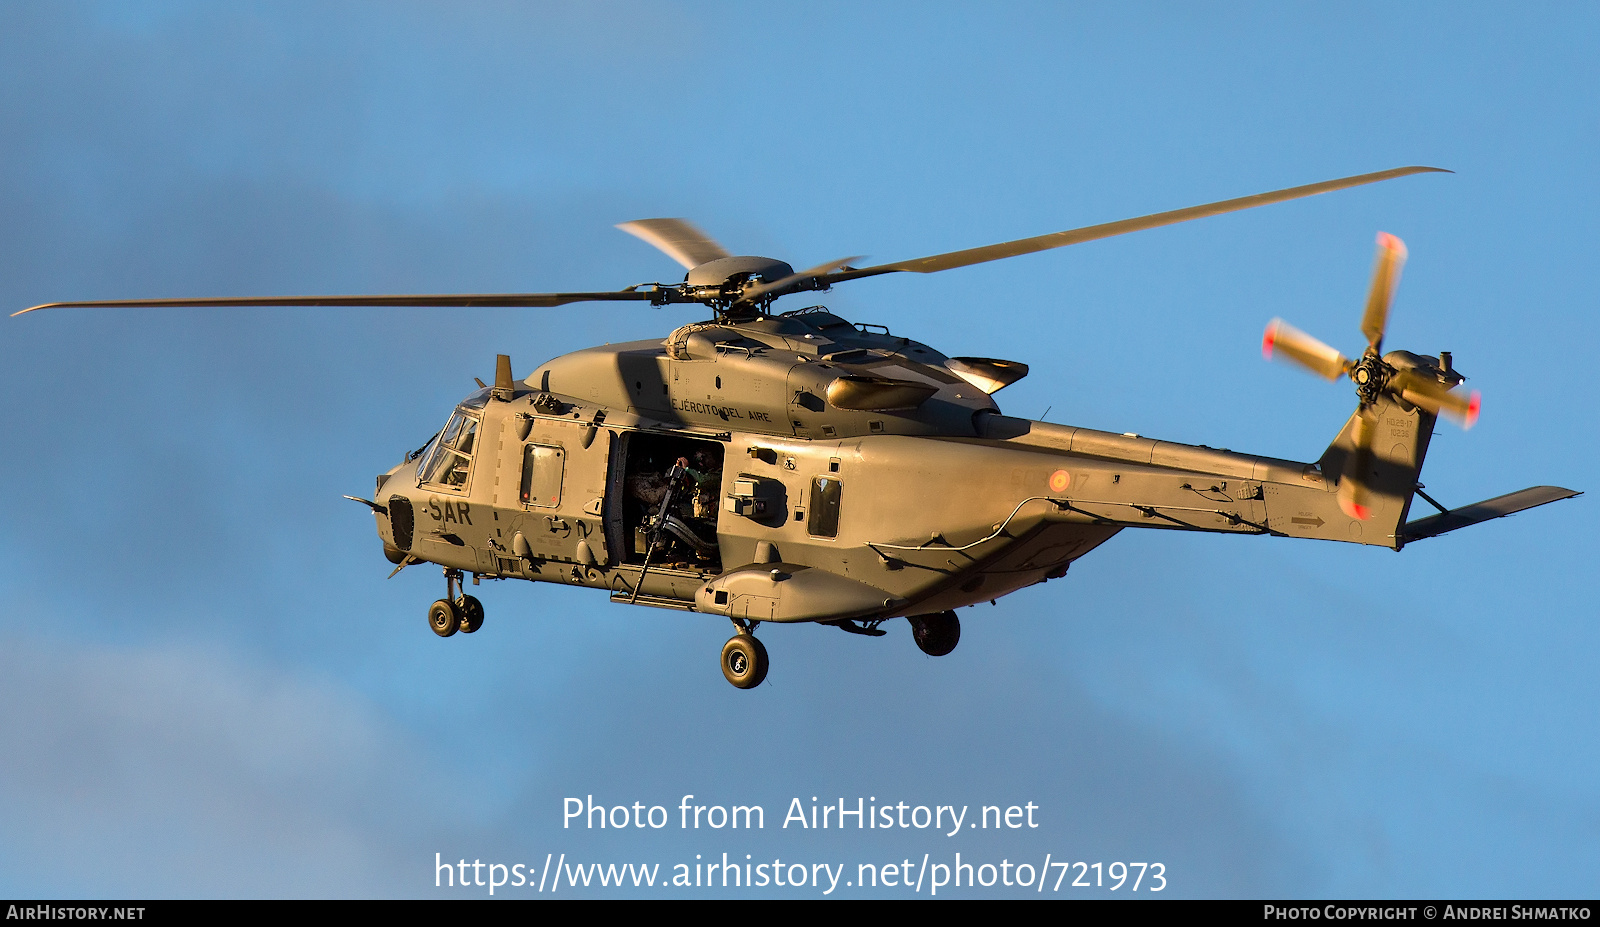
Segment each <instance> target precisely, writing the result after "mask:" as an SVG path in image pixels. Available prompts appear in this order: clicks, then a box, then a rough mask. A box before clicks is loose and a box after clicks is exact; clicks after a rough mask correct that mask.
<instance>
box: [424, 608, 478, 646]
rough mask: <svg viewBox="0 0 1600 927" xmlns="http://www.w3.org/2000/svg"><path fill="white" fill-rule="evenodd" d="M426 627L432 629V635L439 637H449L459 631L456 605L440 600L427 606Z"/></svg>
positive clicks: (459, 618)
mask: <svg viewBox="0 0 1600 927" xmlns="http://www.w3.org/2000/svg"><path fill="white" fill-rule="evenodd" d="M479 620H482V619H479ZM428 627H430V628H433V633H435V634H437V635H439V636H440V637H449V636H450V635H452V634H454V633H456V632H457V631H459V630H461V611H460V609H457V608H456V603H454V602H452V601H450V600H449V599H440V600H439V601H437V602H435V603H433V604H432V605H430V606H428ZM474 630H476V629H474Z"/></svg>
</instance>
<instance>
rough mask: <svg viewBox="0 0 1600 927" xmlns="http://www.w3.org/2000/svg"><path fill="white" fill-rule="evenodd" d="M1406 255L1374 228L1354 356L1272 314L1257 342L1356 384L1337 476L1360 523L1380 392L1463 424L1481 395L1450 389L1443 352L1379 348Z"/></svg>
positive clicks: (1270, 352)
mask: <svg viewBox="0 0 1600 927" xmlns="http://www.w3.org/2000/svg"><path fill="white" fill-rule="evenodd" d="M1405 261H1406V246H1405V243H1404V242H1402V241H1401V240H1400V239H1399V238H1397V237H1395V236H1393V235H1390V234H1389V233H1388V232H1379V233H1378V254H1377V259H1376V260H1375V262H1374V266H1373V271H1372V286H1371V288H1370V289H1369V290H1368V293H1367V305H1366V309H1365V311H1364V312H1363V313H1362V316H1361V334H1362V335H1364V336H1365V337H1366V339H1367V348H1366V350H1365V351H1363V352H1362V354H1361V356H1360V357H1359V358H1357V359H1355V360H1351V359H1350V358H1348V357H1345V356H1344V355H1343V354H1341V353H1339V351H1338V350H1336V349H1334V348H1332V347H1330V346H1328V345H1326V344H1324V343H1322V342H1321V341H1319V340H1317V339H1316V338H1314V337H1312V336H1311V335H1308V334H1306V333H1305V332H1302V331H1300V330H1299V329H1296V328H1294V327H1293V326H1291V325H1289V324H1288V323H1287V322H1284V321H1283V320H1282V319H1273V320H1272V322H1271V323H1269V324H1268V325H1267V330H1266V334H1265V335H1264V336H1263V337H1262V340H1261V352H1262V354H1263V355H1265V356H1266V357H1267V359H1269V360H1278V359H1282V360H1286V361H1288V362H1290V363H1293V364H1296V365H1298V366H1300V367H1302V368H1304V369H1306V370H1309V371H1311V372H1312V373H1314V374H1316V375H1317V376H1320V377H1322V378H1323V379H1326V380H1330V381H1332V380H1337V379H1339V378H1340V377H1342V376H1347V377H1349V378H1350V381H1351V382H1352V383H1354V384H1355V386H1356V396H1357V398H1358V400H1359V405H1358V406H1357V408H1356V419H1355V423H1354V428H1353V430H1352V435H1351V437H1352V441H1353V448H1352V452H1351V453H1349V454H1348V455H1346V456H1345V459H1344V466H1343V468H1342V470H1341V472H1340V474H1339V487H1338V497H1339V507H1340V508H1341V509H1342V510H1343V511H1344V513H1345V514H1346V515H1349V516H1350V517H1351V518H1356V519H1360V520H1362V521H1365V520H1367V519H1368V518H1370V517H1371V515H1372V511H1371V505H1370V501H1369V500H1370V496H1371V487H1370V486H1369V485H1368V483H1369V478H1370V476H1371V471H1372V464H1373V455H1372V447H1373V442H1374V441H1375V440H1376V438H1377V433H1378V409H1377V404H1378V401H1379V398H1380V397H1389V398H1390V399H1396V400H1400V401H1402V402H1404V403H1408V404H1410V405H1412V406H1416V407H1418V408H1420V409H1422V410H1424V411H1426V412H1428V413H1430V414H1433V415H1446V416H1449V417H1450V418H1453V419H1455V420H1456V421H1458V422H1459V423H1460V424H1461V425H1462V427H1464V428H1471V427H1472V425H1473V423H1474V422H1476V421H1477V419H1478V410H1479V406H1480V400H1479V397H1478V393H1477V391H1472V392H1471V393H1466V394H1464V393H1461V392H1457V391H1455V390H1454V387H1455V386H1457V385H1458V384H1460V383H1461V381H1462V379H1464V378H1463V377H1462V376H1461V374H1459V373H1457V372H1456V371H1455V369H1454V368H1453V367H1452V366H1451V362H1450V355H1449V354H1448V353H1442V354H1440V355H1439V357H1438V358H1433V357H1425V356H1420V355H1416V354H1412V353H1411V352H1409V351H1392V352H1390V353H1388V354H1384V353H1382V351H1383V335H1384V331H1385V329H1386V328H1387V327H1388V322H1389V307H1390V305H1391V304H1392V303H1393V302H1394V292H1395V289H1396V287H1398V286H1399V283H1400V269H1401V268H1402V267H1403V266H1404V265H1405Z"/></svg>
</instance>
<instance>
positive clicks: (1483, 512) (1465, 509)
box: [1404, 486, 1583, 541]
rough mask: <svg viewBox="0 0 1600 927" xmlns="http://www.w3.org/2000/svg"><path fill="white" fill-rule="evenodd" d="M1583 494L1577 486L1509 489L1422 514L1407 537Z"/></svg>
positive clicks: (1414, 538) (1432, 533) (1419, 536)
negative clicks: (1501, 492)
mask: <svg viewBox="0 0 1600 927" xmlns="http://www.w3.org/2000/svg"><path fill="white" fill-rule="evenodd" d="M1581 495H1583V493H1580V492H1578V491H1577V490H1575V489H1562V488H1561V487H1560V486H1532V487H1529V488H1527V489H1520V490H1518V491H1516V492H1512V493H1506V494H1505V495H1503V496H1495V497H1494V498H1493V499H1485V500H1484V501H1482V502H1474V503H1473V504H1472V505H1464V506H1462V507H1461V508H1459V509H1451V510H1450V511H1448V512H1441V513H1439V514H1438V515H1430V516H1429V517H1427V518H1419V519H1417V520H1416V521H1413V522H1408V523H1407V524H1406V526H1405V529H1404V530H1405V539H1406V540H1407V541H1420V540H1422V539H1423V538H1431V537H1434V536H1435V535H1440V534H1444V533H1445V532H1446V531H1454V530H1456V529H1457V528H1465V527H1467V526H1468V525H1476V524H1477V523H1479V522H1483V521H1489V520H1490V519H1492V518H1501V517H1504V516H1506V515H1515V514H1516V513H1518V512H1520V511H1523V510H1524V509H1531V508H1533V507H1534V506H1536V505H1544V504H1545V503H1546V502H1555V501H1558V500H1560V499H1571V498H1572V497H1573V496H1581Z"/></svg>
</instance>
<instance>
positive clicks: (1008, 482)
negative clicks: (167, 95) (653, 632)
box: [14, 166, 1580, 689]
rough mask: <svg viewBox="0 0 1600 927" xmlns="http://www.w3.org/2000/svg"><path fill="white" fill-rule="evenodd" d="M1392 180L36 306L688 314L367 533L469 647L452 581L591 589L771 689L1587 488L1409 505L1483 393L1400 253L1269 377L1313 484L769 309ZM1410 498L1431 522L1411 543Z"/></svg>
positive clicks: (566, 371) (452, 433) (487, 439)
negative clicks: (1335, 394)
mask: <svg viewBox="0 0 1600 927" xmlns="http://www.w3.org/2000/svg"><path fill="white" fill-rule="evenodd" d="M1429 172H1443V171H1442V169H1440V168H1433V167H1421V166H1414V167H1402V168H1395V169H1392V170H1387V171H1380V172H1376V173H1370V174H1361V175H1357V176H1353V177H1345V178H1340V179H1337V180H1330V181H1325V182H1322V183H1315V184H1308V185H1304V186H1298V187H1291V188H1288V189H1283V190H1278V191H1274V192H1271V193H1262V194H1257V195H1254V196H1246V197H1239V198H1236V199H1230V200H1223V201H1220V202H1216V203H1209V204H1205V205H1201V206H1194V207H1189V208H1186V209H1177V210H1172V211H1169V212H1162V213H1156V214H1153V215H1148V216H1143V217H1139V218H1133V219H1125V220H1121V221H1118V222H1109V223H1104V224H1100V225H1093V226H1087V227H1083V228H1078V229H1071V230H1068V231H1063V232H1056V233H1053V234H1048V235H1040V236H1036V237H1032V238H1024V239H1019V240H1016V241H1010V242H1003V243H1000V244H993V245H987V246H983V247H978V248H970V249H966V250H962V251H954V252H948V253H944V254H937V255H932V256H929V257H922V258H916V259H912V260H907V261H900V262H897V263H891V264H878V265H871V266H865V267H856V266H854V262H856V261H859V260H861V259H860V258H858V257H849V258H842V259H838V260H833V261H829V262H827V263H824V264H820V265H817V266H815V267H811V268H808V269H805V270H800V271H796V270H795V269H794V267H793V266H792V265H790V264H788V263H786V262H784V261H781V260H777V259H774V258H767V257H758V256H750V255H734V254H732V253H730V252H729V251H727V250H726V249H725V248H723V247H722V246H721V245H720V244H718V243H717V242H716V241H714V240H713V239H712V238H710V237H709V236H707V235H706V234H705V233H704V232H702V231H701V230H700V229H698V228H697V227H695V226H694V225H693V224H691V223H690V222H688V221H687V220H683V219H644V220H637V221H633V222H627V223H623V224H622V225H620V226H618V228H620V229H622V230H623V231H625V232H628V233H630V234H632V235H634V236H636V237H638V238H640V239H642V240H643V241H645V242H647V243H649V244H651V245H653V246H654V247H656V248H657V249H659V250H660V251H661V252H663V253H664V254H666V255H667V256H668V257H670V258H672V259H673V260H675V261H677V262H678V263H679V264H681V265H682V266H683V268H684V269H685V275H684V279H683V280H682V282H679V283H660V282H656V283H646V284H638V285H635V286H631V287H628V288H626V289H622V290H615V291H602V292H583V293H518V294H444V295H438V294H435V295H390V296H270V297H244V298H201V299H188V298H186V299H138V300H111V301H105V300H102V301H91V302H61V303H47V304H44V305H40V306H33V307H30V308H28V309H24V310H22V311H21V312H17V313H14V315H21V314H23V313H26V312H32V311H35V310H39V309H49V308H66V307H79V308H102V307H103V308H139V307H249V306H433V307H452V306H453V307H474V306H496V307H554V306H561V305H566V304H570V303H578V302H596V301H633V302H648V303H650V304H651V305H654V306H664V305H670V304H696V305H699V306H702V307H705V308H707V309H709V310H710V313H711V317H710V318H709V319H706V320H703V321H696V322H690V323H687V324H684V325H681V326H679V327H678V328H676V329H675V330H674V331H672V332H671V334H669V335H668V336H667V337H666V338H665V339H664V340H660V341H656V340H647V341H635V342H628V343H622V344H612V345H605V346H602V347H594V348H589V349H586V350H581V351H577V352H575V353H571V354H567V355H564V356H562V357H557V358H555V359H553V360H549V361H547V362H545V363H544V364H542V365H540V366H539V367H537V368H536V369H534V370H533V372H532V373H530V374H528V375H527V376H525V377H521V378H518V377H516V376H514V375H513V372H512V364H511V359H510V357H509V355H506V354H500V355H497V357H496V363H495V376H494V382H493V384H492V385H491V384H488V383H485V382H483V381H482V380H478V381H477V384H478V389H477V390H476V391H474V392H473V393H472V394H471V395H469V396H467V397H466V398H465V399H463V400H462V401H461V402H460V403H458V404H457V405H456V406H455V408H454V409H453V410H452V411H451V413H450V414H449V416H448V417H447V419H446V422H445V425H444V427H443V428H441V429H440V430H439V432H438V433H437V434H435V435H434V436H433V437H431V438H429V439H428V440H427V441H426V442H425V443H424V444H423V445H422V447H420V448H418V449H417V450H414V451H411V452H409V453H407V454H405V455H404V459H403V460H402V461H401V462H400V463H399V464H397V465H395V466H394V467H392V468H391V469H389V470H388V471H387V472H385V473H383V474H381V475H379V476H377V478H376V483H375V487H374V490H373V493H372V498H370V499H368V498H365V497H362V496H356V495H349V496H347V497H346V498H349V499H352V500H354V501H355V502H358V503H360V504H362V505H364V506H366V507H367V508H368V509H370V510H371V512H372V515H373V517H374V521H375V526H376V530H377V534H378V538H379V540H380V541H381V543H382V548H383V553H384V555H385V557H386V558H387V559H388V561H389V562H390V563H392V564H394V569H393V571H392V572H391V573H390V574H389V575H390V576H391V577H392V576H394V575H395V574H397V573H399V572H400V571H402V570H404V569H406V568H407V567H409V566H412V565H415V564H421V563H432V564H435V565H437V566H439V567H441V568H442V570H443V573H444V577H445V595H444V597H443V598H441V599H439V600H437V601H435V602H433V603H432V605H431V606H430V607H429V608H428V622H429V626H430V627H431V628H432V630H433V632H434V633H435V634H437V635H439V636H440V637H446V638H447V637H451V636H453V635H455V634H456V633H458V632H459V633H464V634H472V633H475V632H477V631H478V630H480V629H481V628H482V627H483V624H484V609H483V605H482V603H481V602H480V601H479V600H478V599H477V598H476V597H475V596H472V595H470V594H468V593H467V592H466V589H465V579H466V577H467V576H468V575H470V576H471V578H472V582H473V584H474V585H477V584H479V583H480V581H482V580H485V579H489V580H507V579H521V580H529V581H533V582H550V583H562V584H566V585H574V586H584V587H590V588H595V589H600V590H604V591H606V592H607V593H608V595H609V596H610V599H611V601H613V602H619V603H625V604H631V605H645V606H654V607H658V608H665V609H677V610H682V611H688V612H696V613H701V614H707V615H716V616H720V617H723V618H726V619H728V620H729V621H731V623H732V624H733V627H734V634H733V636H732V637H731V638H729V640H728V641H727V643H726V644H724V646H723V648H722V652H721V656H720V665H721V669H722V673H723V675H724V677H725V678H726V679H727V681H728V682H730V683H732V684H733V685H734V686H735V687H738V688H741V689H749V688H754V687H756V686H758V685H760V684H761V682H762V681H763V680H764V679H765V678H766V676H767V672H768V668H769V659H768V655H767V651H766V648H765V646H764V645H763V644H762V643H761V641H760V640H759V639H757V637H756V636H755V631H756V629H757V628H758V626H759V625H761V624H763V623H772V624H793V623H805V622H813V623H818V624H823V625H831V626H833V627H837V628H840V629H841V630H844V631H847V632H850V633H853V634H861V635H867V636H874V637H881V636H883V635H885V634H886V633H887V632H886V631H885V630H884V629H883V627H882V626H883V625H884V624H885V623H887V622H889V621H892V620H895V619H900V618H904V619H906V620H907V624H908V625H909V626H910V629H911V632H912V633H911V636H912V640H913V641H914V643H915V644H916V646H917V647H918V648H919V649H921V650H922V651H923V652H924V653H926V654H928V655H930V656H943V655H945V654H948V653H950V652H951V651H953V650H954V649H955V647H956V645H957V644H958V642H959V641H960V637H961V623H960V620H959V618H958V617H957V613H956V609H958V608H962V607H964V606H969V605H974V604H977V603H979V602H982V601H995V600H997V599H999V598H1000V597H1002V596H1005V595H1007V594H1009V593H1012V592H1015V591H1017V590H1019V589H1022V588H1025V587H1028V586H1032V585H1035V584H1038V583H1043V582H1048V581H1049V580H1052V579H1060V578H1062V577H1064V576H1065V575H1066V573H1067V571H1068V569H1069V567H1070V566H1071V565H1072V563H1073V562H1074V561H1076V560H1077V559H1078V558H1080V557H1082V556H1084V555H1086V554H1088V553H1089V552H1090V551H1092V550H1094V549H1095V548H1097V547H1098V546H1100V545H1101V544H1104V543H1105V542H1106V541H1108V540H1110V539H1111V538H1112V537H1113V536H1115V535H1116V534H1117V533H1118V532H1120V531H1122V530H1123V529H1124V528H1164V529H1172V530H1182V531H1205V532H1213V533H1224V534H1248V535H1262V534H1265V535H1272V536H1275V537H1291V538H1308V539H1316V540H1327V541H1342V542H1347V543H1355V544H1364V545H1371V546H1378V547H1387V548H1390V549H1393V550H1396V551H1398V550H1400V549H1401V548H1403V547H1404V546H1405V545H1407V544H1409V543H1411V542H1414V541H1420V540H1424V539H1427V538H1432V537H1436V536H1438V535H1441V534H1444V533H1446V532H1449V531H1454V530H1457V529H1459V528H1463V527H1467V526H1469V525H1474V524H1478V523H1481V522H1484V521H1488V520H1490V519H1493V518H1499V517H1502V516H1505V515H1510V514H1513V513H1516V512H1520V511H1523V510H1525V509H1529V508H1532V507H1534V506H1538V505H1544V504H1546V503H1549V502H1554V501H1557V500H1560V499H1567V498H1571V497H1573V496H1576V495H1579V494H1580V493H1578V492H1576V491H1574V490H1570V489H1565V488H1562V487H1556V486H1536V487H1531V488H1528V489H1523V490H1520V491H1517V492H1512V493H1509V494H1506V495H1502V496H1498V497H1495V498H1492V499H1488V500H1486V501H1483V502H1478V503H1475V504H1472V505H1467V506H1463V507H1458V508H1454V509H1449V508H1446V507H1445V506H1444V505H1442V504H1440V503H1439V502H1437V501H1435V500H1434V499H1433V498H1432V497H1431V496H1429V495H1428V494H1427V493H1425V492H1424V488H1425V487H1424V486H1423V484H1422V483H1420V482H1418V477H1419V475H1420V473H1421V470H1422V465H1423V460H1424V457H1425V456H1426V454H1427V451H1428V444H1429V441H1430V438H1431V436H1432V434H1433V427H1434V424H1435V422H1436V420H1437V418H1438V417H1440V416H1444V417H1447V418H1451V419H1454V420H1456V421H1457V422H1459V423H1460V424H1462V425H1463V426H1466V427H1470V426H1471V425H1472V423H1473V422H1474V421H1475V420H1476V418H1477V416H1478V413H1479V409H1480V399H1479V396H1478V394H1477V393H1476V392H1464V391H1462V390H1460V389H1458V388H1457V387H1459V386H1460V384H1461V383H1462V382H1463V380H1464V379H1465V378H1464V377H1463V376H1462V374H1461V373H1459V372H1458V371H1457V370H1456V369H1455V366H1454V362H1453V358H1452V356H1451V354H1450V353H1449V352H1441V353H1440V354H1438V355H1436V356H1432V355H1421V354H1415V353H1412V352H1409V351H1403V350H1394V351H1387V352H1385V351H1384V349H1383V337H1384V332H1385V329H1386V327H1387V321H1388V313H1389V308H1390V304H1391V302H1392V301H1393V298H1394V293H1395V288H1396V286H1397V284H1398V281H1399V276H1400V270H1401V267H1402V265H1403V264H1404V261H1405V258H1406V249H1405V245H1404V244H1403V243H1402V242H1401V241H1400V239H1398V238H1396V237H1395V236H1393V235H1389V234H1386V233H1380V234H1379V236H1378V246H1377V258H1376V261H1375V267H1374V271H1373V279H1372V284H1371V288H1370V291H1369V294H1368V298H1367V302H1366V306H1365V308H1364V311H1363V314H1362V318H1361V324H1360V331H1361V334H1362V336H1363V337H1364V338H1365V340H1366V345H1365V347H1364V349H1363V350H1362V352H1361V353H1360V355H1359V356H1357V357H1355V358H1350V357H1346V356H1345V355H1344V354H1342V353H1340V352H1339V351H1338V350H1337V349H1335V348H1332V347H1330V346H1328V345H1326V344H1324V343H1323V342H1321V341H1319V340H1317V339H1316V338H1314V337H1312V336H1310V335H1308V334H1305V333H1303V332H1301V331H1299V330H1297V329H1295V328H1293V327H1292V326H1290V325H1289V324H1288V323H1286V322H1283V321H1282V320H1273V321H1272V322H1271V323H1270V324H1269V325H1268V327H1267V329H1266V332H1265V335H1264V336H1263V342H1262V349H1263V353H1264V354H1265V355H1266V356H1267V357H1268V358H1271V359H1279V360H1283V361H1287V362H1289V363H1292V364H1294V365H1297V366H1299V367H1302V368H1304V369H1306V370H1309V371H1311V372H1313V373H1315V374H1317V375H1319V376H1322V377H1324V378H1326V379H1328V380H1330V381H1336V380H1339V379H1342V378H1343V379H1349V380H1350V381H1351V383H1352V384H1353V385H1354V387H1355V392H1356V397H1357V407H1356V409H1355V411H1354V412H1353V413H1352V414H1351V415H1350V417H1349V419H1347V420H1346V422H1345V423H1344V426H1343V427H1342V428H1341V429H1340V430H1339V431H1338V432H1337V433H1336V435H1335V436H1334V438H1333V441H1332V443H1331V444H1329V445H1328V447H1327V449H1326V450H1325V451H1323V453H1322V454H1321V456H1320V457H1318V458H1317V459H1316V460H1314V461H1309V462H1300V461H1291V460H1283V459H1277V458H1270V457H1262V456H1255V455H1250V454H1243V453H1237V452H1233V451H1229V450H1221V449H1214V448H1210V447H1205V446H1203V445H1199V446H1197V445H1188V444H1179V443H1175V442H1170V441H1161V440H1156V439H1153V438H1149V437H1143V436H1139V435H1136V434H1115V433H1110V432H1104V431H1096V430H1093V429H1088V428H1081V427H1073V426H1067V425H1057V424H1051V423H1047V422H1043V421H1035V420H1030V419H1026V418H1017V417H1013V416H1008V415H1005V414H1003V413H1002V412H1001V411H1000V408H999V406H998V405H997V404H996V403H995V400H994V398H993V396H994V394H995V393H997V392H999V391H1000V390H1001V389H1003V388H1005V387H1006V386H1009V385H1011V384H1013V383H1015V382H1017V381H1018V380H1020V379H1022V378H1023V377H1025V376H1026V375H1027V373H1028V366H1027V365H1026V364H1025V363H1021V362H1018V361H1012V360H1003V359H999V358H987V357H968V356H949V355H945V354H943V353H941V352H939V351H938V350H936V349H934V348H933V347H930V346H929V345H926V344H923V343H921V342H919V341H916V340H914V339H912V338H908V337H903V336H896V335H894V334H892V333H891V332H890V331H889V330H888V328H886V327H884V326H880V325H872V324H867V323H854V322H851V321H849V320H846V319H844V318H842V317H840V316H839V315H837V314H835V313H833V312H831V311H829V310H828V309H826V308H824V307H822V306H811V307H807V308H803V309H797V310H792V311H785V312H778V311H775V310H774V308H773V303H774V301H775V300H777V299H779V298H781V297H784V296H790V295H794V294H799V293H805V292H817V291H826V290H828V289H830V288H831V287H832V286H834V285H836V284H839V283H843V282H846V281H850V280H855V279H860V278H863V277H870V276H877V275H882V274H889V273H902V272H905V273H935V272H939V271H944V270H951V269H954V268H958V267H965V266H968V265H972V264H978V263H983V262H987V261H995V260H1000V259H1003V258H1010V257H1016V256H1020V255H1024V254H1029V253H1033V252H1038V251H1044V250H1048V249H1052V248H1059V247H1063V246H1066V245H1071V244H1077V243H1080V242H1086V241H1092V240H1096V239H1101V238H1107V237H1111V236H1114V235H1121V234H1125V233H1128V232H1134V231H1139V230H1143V229H1150V228H1156V227H1160V226H1164V225H1171V224H1174V223H1178V222H1185V221H1189V220H1193V219H1199V218H1204V217H1207V216H1215V215H1220V214H1223V213H1228V212H1234V211H1237V210H1242V209H1249V208H1253V207H1257V206H1264V205H1268V204H1272V203H1279V202H1284V201H1287V200H1293V199H1298V198H1301V197H1306V196H1312V195H1316V194H1321V193H1327V192H1331V191H1335V190H1340V189H1345V188H1349V187H1354V186H1358V185H1362V184H1369V183H1375V182H1379V181H1385V180H1390V179H1394V178H1398V177H1403V176H1407V175H1412V174H1420V173H1429ZM1414 498H1421V499H1422V500H1423V501H1425V502H1426V503H1428V504H1429V505H1430V506H1431V507H1432V508H1434V509H1436V510H1437V511H1436V512H1434V513H1433V514H1429V515H1426V516H1424V517H1420V518H1417V519H1410V518H1409V514H1410V508H1411V504H1412V501H1413V500H1414Z"/></svg>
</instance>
